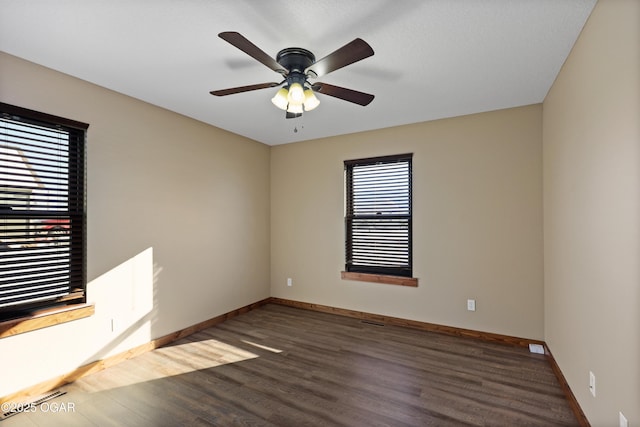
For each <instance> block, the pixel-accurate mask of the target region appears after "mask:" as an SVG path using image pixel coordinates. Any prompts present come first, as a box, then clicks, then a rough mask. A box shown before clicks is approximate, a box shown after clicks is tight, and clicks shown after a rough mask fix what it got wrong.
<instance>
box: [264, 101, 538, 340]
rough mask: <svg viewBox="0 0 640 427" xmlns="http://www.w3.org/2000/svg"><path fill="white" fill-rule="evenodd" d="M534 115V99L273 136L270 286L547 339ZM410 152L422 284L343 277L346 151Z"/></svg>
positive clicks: (350, 154)
mask: <svg viewBox="0 0 640 427" xmlns="http://www.w3.org/2000/svg"><path fill="white" fill-rule="evenodd" d="M541 119H542V112H541V105H534V106H528V107H522V108H516V109H509V110H503V111H496V112H490V113H483V114H477V115H471V116H465V117H458V118H453V119H447V120H439V121H433V122H428V123H421V124H415V125H408V126H402V127H396V128H391V129H386V130H381V131H375V132H365V133H359V134H354V135H345V136H341V137H335V138H329V139H322V140H317V141H311V142H303V143H297V144H287V145H279V146H275V147H273V148H272V152H271V294H272V295H273V296H275V297H281V298H288V299H293V300H299V301H306V302H312V303H317V304H325V305H330V306H335V307H343V308H348V309H353V310H360V311H365V312H371V313H378V314H384V315H389V316H397V317H401V318H408V319H413V320H418V321H425V322H433V323H437V324H443V325H450V326H455V327H462V328H469V329H475V330H480V331H488V332H495V333H501V334H507V335H515V336H519V337H527V338H533V339H543V320H542V316H543V306H542V304H543V292H542V289H543V284H542V276H543V269H542V164H541V162H542V151H541V148H542V133H541V131H542V123H541ZM407 152H412V153H414V158H413V207H414V234H413V257H414V276H415V277H417V278H419V286H418V287H417V288H410V287H402V286H393V285H383V284H374V283H363V282H355V281H343V280H341V279H340V271H341V270H343V269H344V204H343V198H344V183H343V161H344V160H347V159H356V158H363V157H371V156H378V155H387V154H400V153H407ZM289 277H290V278H292V279H293V286H292V287H287V286H286V280H287V278H289ZM468 298H474V299H476V300H477V311H476V312H469V311H467V309H466V301H467V299H468Z"/></svg>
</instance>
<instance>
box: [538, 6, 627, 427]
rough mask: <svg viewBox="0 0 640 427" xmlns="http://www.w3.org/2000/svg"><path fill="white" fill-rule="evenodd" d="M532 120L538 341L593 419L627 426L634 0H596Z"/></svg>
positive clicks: (599, 424) (608, 423)
mask: <svg viewBox="0 0 640 427" xmlns="http://www.w3.org/2000/svg"><path fill="white" fill-rule="evenodd" d="M543 123H544V125H543V140H544V148H543V151H544V225H545V233H544V240H545V245H544V254H545V257H544V260H545V340H546V341H547V343H548V345H549V347H550V349H551V351H552V352H553V354H554V356H555V358H556V360H557V362H558V364H559V366H560V368H561V369H562V371H563V373H564V375H565V377H566V378H567V380H568V382H569V385H570V386H571V388H572V390H573V392H574V394H575V395H576V397H577V398H578V401H579V402H580V405H581V407H582V408H583V410H584V411H585V413H586V415H587V417H588V418H589V420H590V421H591V423H592V425H594V426H617V425H618V411H622V412H623V413H624V414H625V416H626V417H627V419H628V420H629V425H630V426H637V425H640V314H639V313H640V310H638V306H639V304H640V267H639V265H640V261H639V260H640V233H639V223H640V200H639V199H640V186H639V184H640V1H637V0H600V1H599V2H598V3H597V5H596V7H595V9H594V11H593V13H592V15H591V17H590V18H589V20H588V22H587V24H586V26H585V28H584V30H583V32H582V34H581V36H580V38H579V39H578V41H577V43H576V45H575V46H574V48H573V51H572V53H571V55H570V56H569V58H568V60H567V61H566V63H565V65H564V67H563V69H562V71H561V73H560V75H559V76H558V78H557V80H556V82H555V84H554V85H553V87H552V89H551V91H550V92H549V94H548V96H547V98H546V99H545V101H544V107H543ZM589 371H592V372H593V373H594V374H595V375H596V397H592V396H591V394H590V393H589V390H588V384H589Z"/></svg>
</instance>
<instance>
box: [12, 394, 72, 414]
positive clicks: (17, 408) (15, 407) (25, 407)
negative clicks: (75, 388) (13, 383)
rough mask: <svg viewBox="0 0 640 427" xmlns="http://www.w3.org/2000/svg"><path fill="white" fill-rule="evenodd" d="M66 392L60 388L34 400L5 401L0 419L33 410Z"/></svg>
mask: <svg viewBox="0 0 640 427" xmlns="http://www.w3.org/2000/svg"><path fill="white" fill-rule="evenodd" d="M66 393H67V392H66V391H60V390H58V391H54V392H51V393H48V394H45V395H42V396H38V397H36V398H35V399H34V400H30V401H27V402H20V403H15V402H5V403H3V404H2V413H0V421H4V420H6V419H7V418H9V417H12V416H14V415H17V414H19V413H21V412H29V411H32V410H33V409H32V408H36V407H38V406H39V405H41V404H42V403H44V402H46V401H48V400H51V399H55V398H56V397H60V396H62V395H63V394H66Z"/></svg>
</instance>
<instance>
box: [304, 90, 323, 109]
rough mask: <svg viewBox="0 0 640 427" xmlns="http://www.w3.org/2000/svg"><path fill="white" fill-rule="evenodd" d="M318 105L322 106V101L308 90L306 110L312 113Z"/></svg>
mask: <svg viewBox="0 0 640 427" xmlns="http://www.w3.org/2000/svg"><path fill="white" fill-rule="evenodd" d="M318 105H320V100H319V99H318V98H317V97H316V94H315V93H313V90H311V89H306V90H305V91H304V109H305V110H306V111H311V110H313V109H314V108H316V107H317V106H318Z"/></svg>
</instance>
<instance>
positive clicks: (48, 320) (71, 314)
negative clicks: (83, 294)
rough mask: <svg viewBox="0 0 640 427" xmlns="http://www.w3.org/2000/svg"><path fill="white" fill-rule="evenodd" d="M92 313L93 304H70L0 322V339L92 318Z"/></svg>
mask: <svg viewBox="0 0 640 427" xmlns="http://www.w3.org/2000/svg"><path fill="white" fill-rule="evenodd" d="M94 313H95V306H94V305H93V304H72V305H66V306H63V307H55V308H48V309H44V310H40V311H36V312H34V313H33V314H31V315H29V316H25V317H19V318H16V319H11V320H5V321H3V322H0V338H6V337H10V336H13V335H18V334H22V333H25V332H30V331H35V330H38V329H43V328H48V327H49V326H53V325H59V324H61V323H67V322H71V321H73V320H78V319H82V318H85V317H89V316H92V315H93V314H94Z"/></svg>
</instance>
